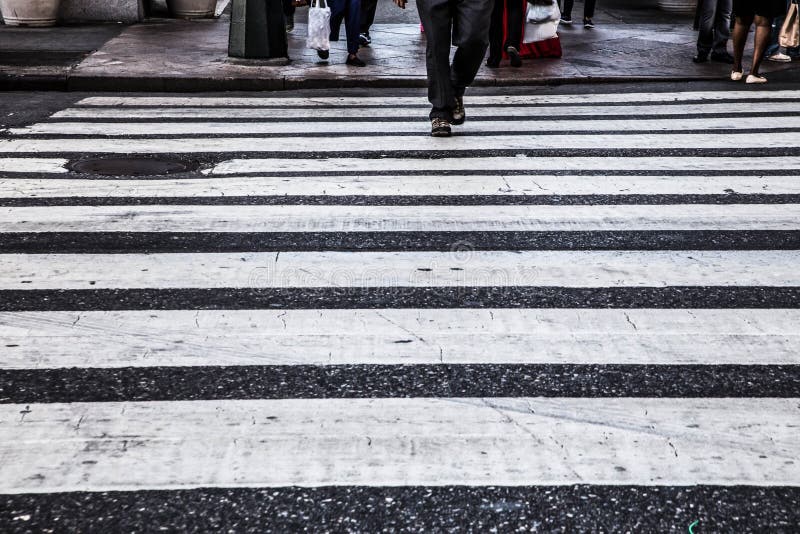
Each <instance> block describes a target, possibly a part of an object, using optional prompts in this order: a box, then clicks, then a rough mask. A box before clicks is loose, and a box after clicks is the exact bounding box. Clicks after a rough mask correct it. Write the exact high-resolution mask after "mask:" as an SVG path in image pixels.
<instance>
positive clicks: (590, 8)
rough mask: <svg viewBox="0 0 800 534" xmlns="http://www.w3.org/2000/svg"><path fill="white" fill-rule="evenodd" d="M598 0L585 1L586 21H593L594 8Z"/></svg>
mask: <svg viewBox="0 0 800 534" xmlns="http://www.w3.org/2000/svg"><path fill="white" fill-rule="evenodd" d="M596 3H597V0H585V3H584V4H583V18H584V19H591V18H592V17H594V8H595V4H596Z"/></svg>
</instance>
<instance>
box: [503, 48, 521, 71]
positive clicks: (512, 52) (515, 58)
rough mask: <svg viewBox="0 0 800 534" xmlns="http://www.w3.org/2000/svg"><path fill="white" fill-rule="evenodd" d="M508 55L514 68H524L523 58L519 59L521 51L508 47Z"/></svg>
mask: <svg viewBox="0 0 800 534" xmlns="http://www.w3.org/2000/svg"><path fill="white" fill-rule="evenodd" d="M506 54H508V58H509V59H510V60H511V66H512V67H521V66H522V58H521V57H519V50H517V49H516V47H513V46H507V47H506Z"/></svg>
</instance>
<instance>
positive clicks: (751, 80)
mask: <svg viewBox="0 0 800 534" xmlns="http://www.w3.org/2000/svg"><path fill="white" fill-rule="evenodd" d="M744 83H767V79H766V78H764V77H763V76H757V75H755V74H748V75H747V79H746V80H745V81H744Z"/></svg>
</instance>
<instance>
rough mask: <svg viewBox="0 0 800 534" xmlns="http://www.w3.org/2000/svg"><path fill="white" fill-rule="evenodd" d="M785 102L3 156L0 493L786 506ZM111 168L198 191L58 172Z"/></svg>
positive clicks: (502, 103)
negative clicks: (637, 496)
mask: <svg viewBox="0 0 800 534" xmlns="http://www.w3.org/2000/svg"><path fill="white" fill-rule="evenodd" d="M798 102H800V91H769V92H751V91H719V92H701V91H691V92H668V93H656V92H641V93H618V94H576V95H563V94H562V95H502V96H500V95H477V96H475V97H472V98H470V97H468V100H467V104H468V108H467V110H468V115H469V121H468V122H467V124H466V125H465V126H464V127H462V128H460V129H459V130H458V131H460V132H463V133H464V135H462V136H460V137H459V136H455V137H453V138H451V139H445V140H441V139H439V140H437V139H430V138H428V137H427V126H426V122H425V120H424V119H425V117H424V115H425V111H424V109H423V108H424V99H423V98H420V97H417V96H409V97H406V96H403V97H400V98H392V99H385V98H360V97H338V96H337V97H332V98H330V97H321V98H301V97H291V98H285V99H284V98H273V97H265V98H262V97H258V96H257V97H230V96H222V97H195V96H191V97H185V96H164V97H131V96H124V97H116V96H110V97H106V96H104V97H91V98H85V99H82V100H80V101H79V102H77V103H76V104H74V105H72V106H71V107H69V108H67V109H64V110H61V111H58V112H56V113H54V114H53V115H52V116H51V117H49V118H48V119H46V120H42V121H40V122H38V123H36V124H33V125H29V126H21V127H15V128H13V129H11V130H5V131H3V132H2V135H1V136H0V137H2V138H1V139H0V206H2V207H0V240H2V241H0V243H1V244H0V247H2V246H5V247H6V250H5V251H3V250H0V309H2V310H4V311H2V312H0V338H2V340H3V342H2V344H0V451H2V456H3V458H4V461H3V462H2V464H0V493H3V494H6V495H13V494H19V493H26V494H30V495H34V496H35V495H38V494H44V497H45V498H50V497H51V496H52V495H54V494H58V493H61V492H77V491H86V492H102V491H119V490H123V491H141V490H153V489H163V490H168V492H167V493H165V498H166V499H168V498H171V496H173V495H174V494H175V492H174V491H173V490H185V491H197V490H198V489H199V488H213V487H218V488H276V489H275V492H276V493H281V492H285V491H286V487H289V486H291V487H309V488H320V487H323V486H324V487H343V488H353V487H356V486H363V487H370V488H380V487H386V486H390V487H404V488H407V487H409V486H422V487H425V486H428V487H443V486H452V485H456V486H470V487H490V486H491V487H497V486H513V487H535V488H541V487H545V486H548V485H549V486H553V487H568V486H571V485H574V484H584V485H588V486H589V487H596V486H599V485H614V486H623V487H632V488H639V487H642V486H644V487H647V488H655V487H667V486H669V487H673V486H681V487H687V486H688V487H691V488H694V487H697V486H698V485H706V487H711V488H718V489H719V488H722V489H725V488H741V487H743V486H746V487H763V488H770V489H774V488H778V487H781V488H783V489H784V490H787V488H797V487H798V486H799V485H800V464H797V463H796V457H797V452H798V442H797V439H796V434H797V432H796V430H797V427H798V426H800V412H799V411H798V409H797V406H798V398H800V395H798V387H797V384H798V381H797V376H798V373H799V372H800V334H798V332H800V328H799V326H800V304H798V303H799V302H800V299H799V298H798V295H800V293H798V291H799V290H800V275H798V269H797V266H798V264H800V251H798V245H797V243H798V241H797V239H798V235H800V228H798V224H800V211H798V210H800V208H799V207H798V206H800V200H798V198H796V197H795V196H794V195H800V156H798V155H797V154H796V151H797V147H798V146H800V119H798V118H797V116H796V115H797V113H796V109H797V104H798ZM365 106H367V107H365ZM741 117H752V118H753V121H742V120H739V119H740V118H741ZM359 134H362V135H359ZM423 134H424V135H423ZM776 136H779V138H780V143H778V144H776V141H775V140H776ZM108 154H125V155H130V156H134V157H150V156H153V155H155V156H157V155H162V154H169V155H171V156H172V155H178V157H187V158H192V159H197V160H198V161H199V163H200V169H201V170H200V171H198V172H197V173H185V174H180V175H173V176H141V177H136V178H135V179H131V177H116V178H109V177H102V178H98V177H91V176H87V175H81V174H78V173H75V172H71V171H68V169H67V165H68V163H69V162H71V161H74V160H75V159H77V158H82V157H85V156H89V155H92V156H101V157H102V156H104V155H108ZM587 154H590V155H587ZM762 154H763V156H762ZM484 155H485V156H484ZM534 155H535V156H536V157H534ZM755 155H758V157H754V156H755ZM268 156H272V157H268ZM295 156H296V157H295ZM93 178H95V179H93ZM469 196H471V197H473V198H471V199H470V198H467V197H469ZM578 196H580V197H583V198H580V199H575V198H569V197H578ZM530 197H535V198H536V200H534V201H532V202H530V201H529V200H527V199H529V198H530ZM210 199H213V201H209V200H210ZM226 203H230V205H227V204H226ZM251 204H252V205H251ZM603 232H606V233H608V235H605V236H604V237H602V239H600V237H598V235H599V234H600V233H603ZM636 232H639V233H638V234H637V233H636ZM647 232H649V233H648V234H647V235H646V236H644V237H643V233H647ZM437 233H439V234H445V235H437ZM362 234H363V235H362ZM379 234H380V235H379ZM233 235H236V236H237V237H236V239H234V238H232V237H231V236H233ZM207 236H214V237H213V239H214V240H216V241H215V243H217V242H218V243H217V244H219V249H214V248H213V247H211V248H209V243H207V242H204V241H203V240H206V241H208V237H207ZM223 236H224V237H223ZM265 236H266V237H265ZM501 236H502V240H501ZM329 238H330V240H329ZM353 239H362V240H367V239H369V240H370V241H369V247H372V248H367V249H365V250H361V249H358V248H357V247H355V246H353ZM426 240H427V241H426ZM434 241H435V244H434V243H433V242H434ZM587 243H588V244H587ZM212 244H213V243H212ZM434 245H435V246H434ZM425 247H428V248H425ZM569 247H574V248H569ZM787 491H788V490H787ZM87 495H90V497H88V498H89V499H92V498H96V496H97V495H100V494H98V493H89V494H87ZM756 501H757V499H756ZM756 501H754V502H756Z"/></svg>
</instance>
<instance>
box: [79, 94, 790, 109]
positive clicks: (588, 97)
mask: <svg viewBox="0 0 800 534" xmlns="http://www.w3.org/2000/svg"><path fill="white" fill-rule="evenodd" d="M777 98H794V99H798V100H800V91H760V92H756V91H707V92H701V91H680V92H668V93H648V92H640V93H584V94H574V95H541V94H530V95H468V96H467V101H468V102H469V103H470V104H483V105H493V104H494V105H497V104H505V105H516V106H524V105H530V104H575V103H602V102H609V103H611V102H620V103H624V102H658V103H661V104H668V103H670V102H685V101H688V100H703V101H714V100H741V99H746V100H764V101H770V100H774V99H777ZM427 104H428V103H427V101H426V100H425V98H424V97H421V96H419V97H417V96H407V97H403V96H400V97H392V98H391V99H386V98H383V97H362V96H358V97H346V96H342V97H309V98H280V97H278V98H271V97H267V98H263V97H163V96H156V97H138V96H134V97H125V96H95V97H89V98H84V99H83V100H81V101H80V102H78V105H80V106H279V107H300V106H308V107H317V106H354V107H362V106H382V107H387V108H395V107H398V106H407V105H420V106H425V105H427Z"/></svg>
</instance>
